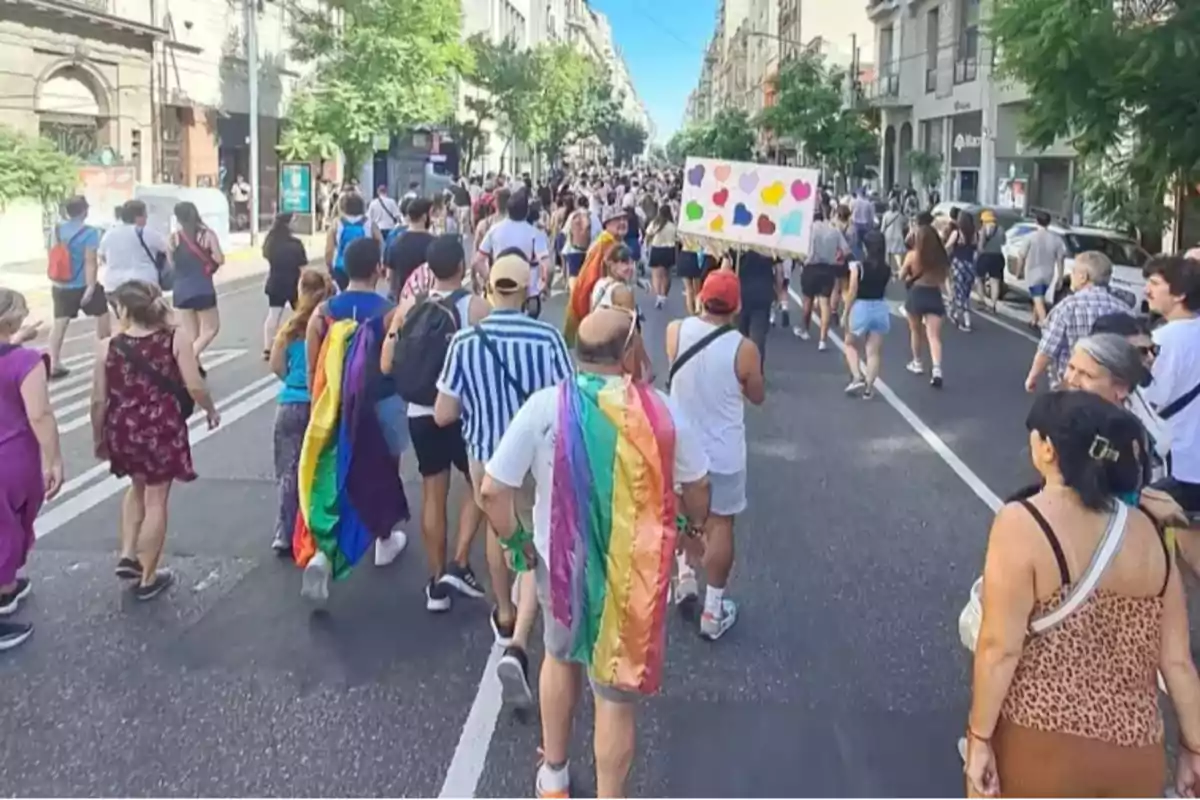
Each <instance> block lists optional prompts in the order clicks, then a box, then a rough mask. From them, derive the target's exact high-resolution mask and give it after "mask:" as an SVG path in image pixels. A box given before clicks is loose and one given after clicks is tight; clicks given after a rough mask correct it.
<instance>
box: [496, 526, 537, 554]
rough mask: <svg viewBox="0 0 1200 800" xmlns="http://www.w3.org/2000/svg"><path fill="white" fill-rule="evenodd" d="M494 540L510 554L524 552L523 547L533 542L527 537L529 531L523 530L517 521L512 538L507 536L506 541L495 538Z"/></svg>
mask: <svg viewBox="0 0 1200 800" xmlns="http://www.w3.org/2000/svg"><path fill="white" fill-rule="evenodd" d="M496 539H497V541H499V542H500V546H501V547H502V548H504V549H505V550H507V551H509V552H510V553H512V552H515V551H517V550H524V549H525V545H527V544H529V543H530V542H531V541H533V537H532V536H530V535H529V531H527V530H525V528H524V527H522V525H521V523H520V522H519V521H518V522H517V529H516V530H515V531H513V534H512V536H509V537H508V538H507V539H501V538H500V537H499V536H497V537H496Z"/></svg>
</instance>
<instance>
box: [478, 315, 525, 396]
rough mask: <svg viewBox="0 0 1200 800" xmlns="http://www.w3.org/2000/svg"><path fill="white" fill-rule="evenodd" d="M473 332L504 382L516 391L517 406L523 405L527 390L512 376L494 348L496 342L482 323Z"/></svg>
mask: <svg viewBox="0 0 1200 800" xmlns="http://www.w3.org/2000/svg"><path fill="white" fill-rule="evenodd" d="M475 334H476V335H477V336H478V337H479V343H480V344H481V345H483V349H485V350H487V351H488V354H489V355H490V356H491V357H492V360H494V361H495V362H496V366H497V367H499V368H500V375H501V376H502V377H503V378H504V382H505V383H507V384H508V385H509V386H510V387H511V388H512V390H513V391H514V392H516V393H517V400H518V406H523V405H525V401H526V400H528V399H529V392H527V391H525V388H524V387H523V386H521V384H520V383H518V382H517V379H516V378H514V377H513V374H512V373H511V372H509V371H508V365H507V364H505V363H504V359H503V358H501V357H500V351H499V350H497V349H496V343H495V342H493V341H492V337H490V336H488V335H487V332H486V331H484V329H483V324H482V323H480V324H478V325H476V326H475Z"/></svg>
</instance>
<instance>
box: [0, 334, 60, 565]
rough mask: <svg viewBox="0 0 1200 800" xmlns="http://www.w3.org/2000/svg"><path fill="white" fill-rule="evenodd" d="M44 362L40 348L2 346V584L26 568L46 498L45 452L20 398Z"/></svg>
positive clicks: (0, 426) (0, 415)
mask: <svg viewBox="0 0 1200 800" xmlns="http://www.w3.org/2000/svg"><path fill="white" fill-rule="evenodd" d="M42 365H46V368H48V366H49V365H48V362H46V361H45V356H43V355H42V354H41V353H39V352H37V351H36V350H27V349H26V348H24V347H13V348H11V349H9V348H8V347H7V346H5V345H0V585H3V584H8V583H12V582H13V581H14V580H15V579H16V577H17V570H19V569H21V567H23V566H25V559H26V557H27V556H28V555H29V551H30V550H31V549H32V548H33V541H34V533H33V521H34V520H35V519H37V515H38V511H40V510H41V508H42V500H43V499H44V497H45V487H44V486H43V484H42V456H41V450H40V448H39V447H38V442H37V437H36V436H34V435H33V429H32V428H30V427H29V418H28V417H27V416H26V414H25V401H24V400H23V399H22V398H21V383H22V382H23V381H24V380H25V378H26V377H27V376H28V375H29V373H30V372H31V371H33V370H34V369H36V368H38V367H41V366H42Z"/></svg>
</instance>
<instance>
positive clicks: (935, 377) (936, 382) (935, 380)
mask: <svg viewBox="0 0 1200 800" xmlns="http://www.w3.org/2000/svg"><path fill="white" fill-rule="evenodd" d="M929 385H930V386H932V387H933V388H935V389H940V388H942V368H941V367H934V368H933V374H932V375H931V376H930V378H929Z"/></svg>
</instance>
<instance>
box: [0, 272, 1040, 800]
mask: <svg viewBox="0 0 1200 800" xmlns="http://www.w3.org/2000/svg"><path fill="white" fill-rule="evenodd" d="M223 292H224V295H223V297H222V300H221V309H222V315H223V318H224V326H223V329H222V332H221V335H220V337H219V339H218V340H217V342H216V344H215V345H214V348H215V349H214V351H213V353H212V355H211V356H210V357H209V361H210V368H209V370H210V382H211V385H212V387H213V390H214V393H215V396H216V397H217V398H218V400H220V401H221V402H222V406H223V412H224V417H225V422H224V423H223V425H222V426H221V428H220V429H218V430H217V431H215V432H214V433H213V434H211V435H209V434H207V433H203V432H201V433H195V434H194V438H193V451H194V454H195V459H196V466H197V470H198V472H199V473H200V479H199V480H197V481H196V482H194V483H192V484H188V485H183V486H177V487H176V489H175V491H174V493H173V497H172V501H171V520H170V533H169V535H168V542H167V556H166V560H167V562H169V563H170V565H171V566H172V567H174V568H175V569H176V570H177V573H178V577H179V579H180V580H179V582H178V584H177V585H176V586H175V587H174V588H172V589H171V591H170V592H169V593H168V594H167V595H164V596H163V597H162V598H160V599H159V600H158V601H156V602H153V603H148V604H136V605H135V603H134V602H133V601H132V599H131V598H130V597H129V595H128V594H127V593H126V592H125V591H123V590H122V588H121V586H120V585H119V584H118V582H117V581H116V579H115V578H114V577H113V576H112V567H113V565H114V562H115V548H116V540H117V520H118V511H119V496H120V494H119V493H120V490H121V484H119V483H118V482H117V481H116V480H115V479H113V478H111V477H109V476H108V473H107V471H106V469H105V467H104V465H102V464H96V462H95V459H94V458H92V457H91V455H90V452H89V450H90V446H89V442H90V433H89V430H88V427H87V424H86V421H85V419H86V417H85V415H86V413H87V409H86V399H87V388H86V387H87V385H88V384H87V379H86V377H84V376H85V375H86V374H87V372H88V367H89V366H90V360H91V349H90V341H89V338H88V336H87V331H88V326H87V324H86V323H77V324H76V325H75V326H74V327H73V328H72V331H71V334H70V335H71V337H72V338H73V341H71V342H69V343H68V350H67V353H68V354H69V355H70V356H71V359H70V360H69V361H68V363H69V364H71V365H73V366H75V367H77V368H78V370H77V372H76V374H75V375H72V376H71V377H69V378H67V379H65V380H64V381H62V382H59V383H56V384H54V387H53V395H54V405H55V408H56V409H57V411H58V418H59V425H60V426H61V427H62V428H63V429H64V430H68V432H67V433H65V434H64V447H65V452H66V454H67V464H68V470H69V474H68V478H69V483H68V485H67V490H66V491H65V492H64V494H63V496H62V497H61V499H59V500H57V501H56V502H55V503H53V504H52V505H50V506H49V508H48V509H47V510H45V511H44V512H43V516H42V518H41V519H40V520H39V527H38V533H39V540H38V546H37V549H36V551H35V553H34V555H33V557H32V560H31V564H30V569H29V575H30V576H31V577H32V578H33V579H34V581H35V586H36V588H35V592H34V594H33V596H32V597H31V598H30V600H29V601H28V602H27V603H26V604H25V605H24V606H23V608H22V610H21V612H20V614H19V616H18V617H17V618H18V619H22V620H27V621H31V622H33V623H34V624H35V625H36V627H37V631H36V633H35V635H34V637H33V639H32V640H30V642H29V643H28V644H26V645H25V646H24V647H21V648H19V649H17V650H15V651H12V652H10V653H7V654H4V655H2V656H0V687H3V688H2V689H0V791H2V792H3V793H4V794H11V795H23V796H37V795H50V796H77V795H105V796H148V795H153V796H189V795H192V796H194V795H200V796H256V795H270V796H279V795H291V796H313V795H323V796H340V795H354V796H366V795H383V796H393V797H394V796H414V795H415V796H432V795H438V794H446V795H459V796H461V795H468V794H475V795H477V796H497V797H513V796H518V797H519V796H529V795H530V794H531V793H532V789H533V776H534V770H535V766H536V763H537V752H536V748H537V746H538V744H539V733H538V727H537V724H536V719H533V720H519V719H517V718H515V717H514V716H512V715H511V714H509V713H508V712H499V713H498V712H497V707H496V698H497V694H496V687H495V685H494V684H493V683H492V682H491V680H490V678H489V670H488V669H487V666H488V660H489V657H492V658H494V657H495V656H494V655H493V654H492V647H491V644H492V637H491V632H490V630H489V628H488V624H487V608H488V606H487V604H486V603H485V602H484V601H470V600H461V601H458V602H457V604H456V607H455V608H454V610H453V611H452V612H451V613H449V614H447V615H442V616H434V615H431V614H429V613H427V612H426V611H425V610H424V603H423V596H422V587H423V582H424V561H423V558H422V554H421V553H420V552H419V547H420V545H419V543H418V542H417V541H416V539H417V537H416V536H415V535H414V536H412V538H411V541H410V548H409V552H407V553H405V554H404V555H403V556H402V557H401V558H400V559H398V560H397V562H396V563H395V564H393V565H392V566H390V567H387V568H383V569H377V568H375V567H373V566H371V565H369V564H364V565H363V566H361V567H360V568H359V569H358V570H357V571H356V572H355V574H353V575H352V576H351V578H350V580H348V581H346V582H344V583H341V584H336V585H335V587H334V594H333V598H332V600H331V603H330V609H329V613H328V614H327V615H313V614H311V613H310V610H309V608H308V607H307V606H306V605H304V604H303V603H302V602H301V600H300V598H299V596H298V592H299V586H300V573H299V571H298V570H297V569H296V568H295V567H294V566H293V565H291V564H290V562H286V561H281V560H279V559H277V558H276V557H275V556H274V555H273V554H272V553H271V552H270V550H269V542H270V538H271V534H272V524H273V519H274V514H275V499H274V489H275V487H274V480H273V478H272V461H271V431H272V424H273V414H274V388H275V383H274V381H273V379H272V378H270V377H268V372H267V369H266V366H265V364H264V363H263V362H262V361H261V359H260V355H259V351H260V337H261V334H260V330H261V320H262V314H263V310H264V305H265V303H264V299H263V297H262V294H261V291H260V289H259V283H258V279H254V280H250V281H247V282H242V283H235V284H232V285H231V286H229V287H223ZM643 301H645V298H643ZM643 305H644V306H645V308H646V309H647V315H648V318H649V322H648V326H647V328H648V333H647V337H648V344H649V347H650V350H651V352H652V353H653V354H654V355H655V356H656V359H657V360H658V361H659V362H660V369H659V373H660V375H665V373H666V370H665V364H662V362H663V361H664V356H663V353H662V332H663V329H664V328H665V325H666V322H667V321H668V320H669V319H670V318H671V316H672V314H675V315H678V314H679V313H680V309H681V302H680V300H679V298H678V296H676V297H674V298H673V303H672V305H671V306H670V307H669V308H668V309H667V310H665V311H655V310H654V309H653V306H652V304H650V303H648V302H644V303H643ZM561 310H562V301H561V298H560V299H556V300H555V301H552V302H551V303H550V304H549V306H548V310H547V317H548V318H550V319H553V320H557V319H558V318H560V317H561ZM795 313H796V312H795V309H793V315H795ZM893 322H894V323H896V326H895V327H893V331H892V333H891V335H890V336H889V338H888V341H887V345H886V349H885V365H884V373H883V378H884V382H885V383H886V384H887V387H888V389H887V390H882V391H881V392H880V394H879V396H877V397H876V398H875V399H874V400H873V401H869V402H868V401H863V400H860V399H850V398H847V397H845V396H844V395H843V393H842V388H843V386H844V385H845V383H846V379H847V376H846V372H845V368H844V366H843V363H842V360H841V357H840V355H839V354H838V352H837V351H836V350H835V349H831V350H830V351H828V352H826V353H819V352H818V351H817V349H816V345H815V342H810V343H802V342H800V341H798V340H797V339H795V338H793V336H792V335H791V333H790V332H787V331H784V330H782V329H775V330H774V331H773V332H772V333H771V337H770V343H769V348H768V354H767V368H768V398H767V402H766V404H765V405H764V406H763V407H762V408H757V409H755V408H751V409H749V410H748V412H747V424H748V440H749V448H750V466H749V470H750V473H749V474H750V478H749V499H750V507H749V510H748V511H747V512H746V513H745V515H744V516H743V517H742V518H741V519H740V520H739V521H738V530H739V534H738V535H739V538H738V562H737V566H736V567H735V570H734V578H733V583H732V584H731V586H732V588H731V593H732V594H733V595H734V596H735V597H736V598H737V599H738V601H739V603H740V611H741V618H740V621H739V623H738V626H737V627H736V628H735V629H734V630H733V631H732V632H731V633H730V634H729V635H727V636H726V637H725V638H724V639H722V640H721V641H720V642H718V643H715V644H711V643H706V642H704V641H702V640H700V639H699V638H698V637H697V636H696V635H695V632H694V628H693V627H692V626H691V625H689V624H687V623H685V621H683V620H682V619H679V618H674V617H673V618H672V621H671V624H670V632H669V640H670V643H669V649H668V671H667V676H666V679H665V687H664V691H663V692H662V694H661V696H659V697H657V698H652V699H649V700H647V701H645V703H644V706H643V710H642V713H641V717H640V721H639V740H638V741H639V749H638V756H637V760H636V763H635V766H634V771H633V775H632V777H631V782H630V786H629V790H630V792H631V793H632V794H634V795H639V796H640V795H655V796H689V797H694V796H741V797H758V796H764V797H765V796H861V795H874V796H880V795H889V796H922V797H928V796H949V795H958V794H960V793H961V790H962V778H961V767H960V764H959V761H958V756H957V753H956V750H955V740H956V738H957V737H958V736H959V734H960V732H961V731H962V730H963V726H964V724H965V714H966V708H967V701H968V694H969V659H968V656H967V654H966V653H965V652H964V651H963V650H962V648H961V646H960V644H959V642H958V634H957V616H958V612H959V609H960V608H961V606H962V604H963V602H964V600H965V596H966V592H967V589H968V587H969V586H970V584H971V582H972V580H973V579H974V577H975V576H976V574H977V573H978V571H979V568H980V565H981V561H982V554H983V548H984V543H985V539H986V535H987V529H988V525H989V522H990V519H991V513H992V512H991V509H990V508H989V503H994V502H995V495H1000V496H1003V495H1004V494H1005V493H1007V492H1009V491H1011V490H1013V489H1015V488H1017V487H1018V486H1020V485H1021V484H1022V483H1023V482H1025V481H1027V480H1028V479H1029V478H1030V477H1031V476H1032V471H1031V467H1030V466H1029V464H1028V454H1027V452H1026V445H1025V442H1026V439H1025V434H1024V427H1023V424H1022V423H1023V419H1024V415H1025V412H1026V410H1027V408H1028V399H1027V397H1026V395H1025V394H1024V392H1023V390H1022V386H1021V384H1022V380H1023V378H1024V375H1025V371H1026V370H1027V368H1028V364H1029V359H1030V358H1031V357H1032V353H1033V344H1032V343H1031V342H1030V341H1029V340H1028V339H1027V338H1025V337H1023V336H1021V335H1018V333H1016V332H1014V330H1010V329H1008V328H1005V327H1001V326H1000V325H997V324H993V323H991V322H989V321H985V320H982V319H981V320H980V321H979V322H978V323H977V326H976V331H975V332H974V333H972V334H969V335H964V334H961V333H959V332H957V331H950V332H948V333H947V334H946V357H945V373H946V384H945V388H943V389H942V390H940V391H937V390H934V389H932V388H930V387H929V385H928V383H927V381H926V380H923V379H921V378H917V377H915V376H913V375H910V374H908V373H907V372H905V371H904V368H903V366H904V363H905V361H906V360H907V356H908V345H907V333H906V329H905V328H904V323H903V320H901V319H900V318H898V317H897V318H894V320H893ZM74 337H81V338H74ZM81 403H82V405H80V404H81ZM193 430H194V431H200V430H202V426H201V428H193ZM201 439H202V440H201ZM405 474H406V476H407V478H408V480H407V481H406V486H407V488H408V490H409V497H410V500H411V501H412V502H413V505H414V510H415V506H416V505H417V503H418V502H419V497H420V495H419V486H418V484H417V482H416V481H415V480H413V479H414V478H415V470H414V468H413V465H412V463H411V460H409V461H408V462H407V463H406V468H405ZM451 519H453V516H452V517H451ZM410 530H411V532H412V533H413V534H415V533H416V527H415V523H413V524H412V527H411V528H410ZM477 550H478V552H476V554H475V560H476V571H477V572H478V573H479V575H480V576H484V575H486V570H485V569H484V563H483V554H482V549H481V546H479V545H477ZM539 656H540V653H535V654H534V660H535V663H536V659H537V658H538V657H539ZM580 721H581V723H582V725H581V727H580V729H579V730H578V731H577V735H576V740H577V741H576V745H575V748H574V750H573V755H574V760H573V762H572V772H573V776H574V789H575V792H576V793H577V794H586V793H588V792H589V791H593V790H594V778H593V776H592V759H591V755H590V752H589V747H588V741H589V740H590V739H589V734H590V730H589V726H590V712H586V713H584V714H583V715H582V716H581V717H580Z"/></svg>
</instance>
